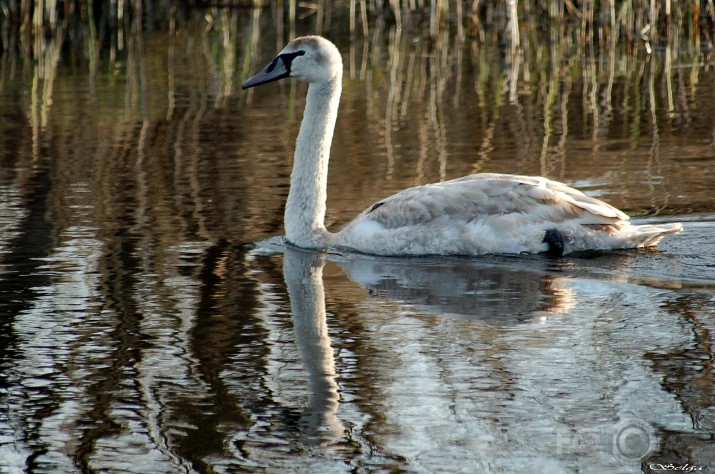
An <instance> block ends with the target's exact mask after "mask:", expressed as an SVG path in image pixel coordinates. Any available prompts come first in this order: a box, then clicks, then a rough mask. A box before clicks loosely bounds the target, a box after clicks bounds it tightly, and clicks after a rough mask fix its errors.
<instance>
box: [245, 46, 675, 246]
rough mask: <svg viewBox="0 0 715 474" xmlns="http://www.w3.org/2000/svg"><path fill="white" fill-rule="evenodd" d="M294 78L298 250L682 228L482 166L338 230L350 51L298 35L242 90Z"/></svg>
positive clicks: (660, 233) (291, 235) (576, 242)
mask: <svg viewBox="0 0 715 474" xmlns="http://www.w3.org/2000/svg"><path fill="white" fill-rule="evenodd" d="M285 77H294V78H296V79H299V80H302V81H307V82H308V84H309V85H308V97H307V102H306V105H305V112H304V114H303V121H302V123H301V125H300V132H299V133H298V140H297V143H296V147H295V159H294V162H293V172H292V173H291V178H290V191H289V193H288V201H287V203H286V207H285V214H284V224H285V233H286V239H287V240H288V241H289V242H291V243H292V244H294V245H297V246H298V247H304V248H311V249H324V248H328V247H343V248H349V249H353V250H357V251H359V252H364V253H368V254H376V255H481V254H488V253H539V252H546V253H549V254H552V255H563V254H566V253H569V252H575V251H581V250H588V249H602V250H608V249H622V248H635V247H647V246H652V245H656V244H657V243H658V242H659V241H660V239H662V238H663V237H664V236H666V235H670V234H675V233H677V232H680V230H682V225H681V224H663V225H658V226H656V225H632V224H630V223H629V222H628V216H627V215H626V214H624V213H623V212H621V211H619V210H618V209H616V208H615V207H613V206H610V205H609V204H606V203H605V202H602V201H599V200H598V199H594V198H591V197H588V196H586V195H585V194H583V193H582V192H580V191H577V190H576V189H573V188H570V187H568V186H566V185H565V184H562V183H558V182H555V181H551V180H548V179H546V178H541V177H530V176H513V175H507V174H491V173H482V174H474V175H471V176H465V177H463V178H459V179H454V180H451V181H446V182H443V183H435V184H427V185H424V186H417V187H414V188H409V189H405V190H404V191H400V192H399V193H397V194H395V195H393V196H390V197H388V198H385V199H382V200H380V201H378V202H376V203H375V204H373V205H371V206H370V207H368V208H367V209H366V210H364V211H363V212H362V213H361V214H360V215H358V216H357V217H356V218H355V219H354V220H352V221H351V222H350V223H348V224H347V225H346V226H345V227H344V228H343V229H342V230H341V231H340V232H337V233H331V232H329V231H328V230H326V228H325V224H324V218H325V201H326V197H327V193H326V186H327V178H328V159H329V158H330V144H331V141H332V138H333V130H334V128H335V120H336V118H337V115H338V104H339V102H340V91H341V87H342V85H341V84H342V77H343V66H342V58H341V56H340V53H339V51H338V49H337V48H336V47H335V45H334V44H333V43H331V42H330V41H328V40H326V39H325V38H322V37H319V36H306V37H302V38H297V39H295V40H293V41H291V42H290V43H288V45H287V46H286V47H285V48H284V49H283V51H281V52H280V53H278V56H276V58H275V59H273V61H271V63H270V64H269V65H268V66H266V68H265V69H263V70H262V71H261V72H259V73H258V74H256V75H255V76H253V77H252V78H250V79H248V80H247V81H246V82H244V83H243V88H244V89H247V88H249V87H255V86H258V85H261V84H266V83H269V82H273V81H277V80H279V79H283V78H285Z"/></svg>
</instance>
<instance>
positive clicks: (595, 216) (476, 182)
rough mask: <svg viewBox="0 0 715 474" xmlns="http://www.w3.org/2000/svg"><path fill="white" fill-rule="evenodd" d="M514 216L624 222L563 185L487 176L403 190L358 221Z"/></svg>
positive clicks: (400, 223) (393, 224) (389, 224)
mask: <svg viewBox="0 0 715 474" xmlns="http://www.w3.org/2000/svg"><path fill="white" fill-rule="evenodd" d="M513 213H518V214H523V215H524V216H525V217H527V220H529V219H528V216H531V217H533V218H534V219H535V220H540V219H543V220H548V221H551V222H554V223H559V222H563V221H566V220H572V219H578V220H580V221H583V222H582V223H583V224H608V223H614V222H616V221H620V220H627V219H628V216H627V215H626V214H624V213H623V212H621V211H619V210H618V209H616V208H614V207H613V206H610V205H608V204H606V203H604V202H602V201H600V200H598V199H595V198H592V197H589V196H586V195H585V194H583V193H582V192H580V191H578V190H576V189H573V188H570V187H568V186H566V185H565V184H562V183H558V182H555V181H550V180H548V179H546V178H539V177H530V176H512V175H500V174H488V173H483V174H476V175H471V176H465V177H463V178H459V179H455V180H452V181H446V182H444V183H438V184H428V185H423V186H417V187H414V188H409V189H405V190H404V191H401V192H399V193H397V194H395V195H393V196H391V197H389V198H387V199H383V200H382V201H380V202H378V203H376V204H374V205H373V206H371V207H370V208H368V209H367V210H365V211H364V212H363V213H362V214H361V215H360V216H359V218H367V219H371V220H374V221H376V222H378V223H380V224H381V225H382V226H384V227H385V228H387V229H396V228H399V227H404V226H413V225H422V224H426V223H428V222H431V221H433V220H435V219H438V218H440V217H443V216H448V217H450V218H458V219H460V220H463V221H465V222H471V221H473V220H475V219H480V218H485V217H489V216H496V215H505V214H513Z"/></svg>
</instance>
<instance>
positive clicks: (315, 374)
mask: <svg viewBox="0 0 715 474" xmlns="http://www.w3.org/2000/svg"><path fill="white" fill-rule="evenodd" d="M323 257H324V256H323V254H320V253H315V252H309V251H303V250H299V249H293V248H286V250H285V254H284V260H283V275H284V278H285V282H286V287H287V289H288V295H289V297H290V307H291V313H292V316H293V325H294V328H295V340H296V344H297V345H298V349H299V351H300V357H301V359H302V361H303V364H304V365H305V369H306V371H307V373H308V407H307V408H306V409H305V410H304V411H303V413H302V414H301V417H300V422H299V427H300V430H301V432H302V433H303V434H304V435H306V437H307V439H308V442H309V444H312V443H314V442H316V441H317V442H318V443H325V444H331V443H334V442H338V441H339V440H341V439H342V438H343V436H344V433H345V427H344V426H343V424H342V423H341V422H340V420H339V419H338V417H337V415H336V413H337V411H338V404H339V403H338V402H339V398H340V397H339V395H338V384H337V382H336V380H335V379H336V373H335V358H334V356H333V348H332V347H331V345H330V337H329V336H328V324H327V321H326V318H325V292H324V290H323V266H324V264H325V262H324V258H323Z"/></svg>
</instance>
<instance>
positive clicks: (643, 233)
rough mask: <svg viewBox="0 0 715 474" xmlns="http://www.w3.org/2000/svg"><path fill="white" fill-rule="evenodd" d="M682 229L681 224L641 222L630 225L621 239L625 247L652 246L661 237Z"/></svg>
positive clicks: (656, 243)
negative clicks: (640, 223) (641, 223)
mask: <svg viewBox="0 0 715 474" xmlns="http://www.w3.org/2000/svg"><path fill="white" fill-rule="evenodd" d="M681 230H683V224H680V223H673V224H655V225H653V224H643V225H632V226H630V228H629V229H628V230H627V231H626V232H624V233H623V235H622V236H621V237H622V239H623V240H622V241H623V243H624V244H628V245H627V247H636V248H640V247H652V246H654V245H658V242H660V241H661V239H662V238H663V237H666V236H668V235H673V234H677V233H678V232H680V231H681Z"/></svg>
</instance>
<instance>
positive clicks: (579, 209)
mask: <svg viewBox="0 0 715 474" xmlns="http://www.w3.org/2000/svg"><path fill="white" fill-rule="evenodd" d="M680 229H681V226H680V224H672V225H670V226H661V227H653V226H634V225H631V224H630V223H629V222H628V216H627V215H626V214H624V213H623V212H621V211H619V210H618V209H616V208H615V207H613V206H611V205H609V204H607V203H605V202H603V201H600V200H598V199H595V198H592V197H589V196H587V195H585V194H583V193H582V192H580V191H578V190H576V189H574V188H571V187H569V186H566V185H565V184H562V183H559V182H556V181H551V180H548V179H546V178H541V177H530V176H514V175H504V174H491V173H483V174H475V175H471V176H465V177H463V178H459V179H454V180H451V181H446V182H444V183H438V184H428V185H423V186H417V187H414V188H409V189H405V190H403V191H400V192H399V193H397V194H395V195H393V196H391V197H389V198H387V199H384V200H381V201H379V202H377V203H376V204H374V205H372V206H370V207H369V208H367V209H366V210H365V211H363V212H362V213H361V214H360V215H359V216H358V217H357V218H355V219H354V220H353V221H352V222H350V223H349V224H348V225H347V226H346V227H345V228H344V229H343V230H342V231H341V232H340V233H338V234H337V235H336V239H335V243H336V245H339V246H345V247H350V248H353V249H357V250H361V251H363V252H366V253H375V254H382V255H424V254H437V255H442V254H457V255H481V254H487V253H523V252H528V253H538V252H551V253H555V254H563V253H569V252H574V251H580V250H587V249H613V248H631V247H642V246H648V245H655V244H656V243H657V242H658V241H659V240H660V239H661V238H662V237H663V236H665V235H668V234H672V233H675V232H678V231H679V230H680ZM554 239H555V240H554Z"/></svg>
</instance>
